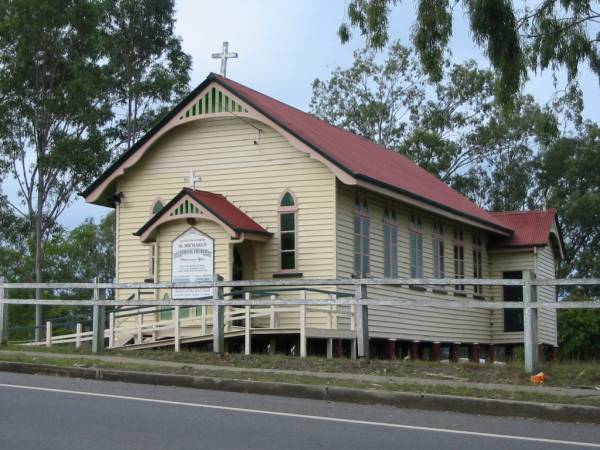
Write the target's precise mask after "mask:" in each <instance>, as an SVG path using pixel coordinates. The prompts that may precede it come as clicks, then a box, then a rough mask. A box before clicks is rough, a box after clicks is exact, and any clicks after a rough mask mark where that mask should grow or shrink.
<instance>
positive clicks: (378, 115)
mask: <svg viewBox="0 0 600 450" xmlns="http://www.w3.org/2000/svg"><path fill="white" fill-rule="evenodd" d="M447 66H448V67H447V70H446V71H445V74H444V77H443V78H442V79H441V80H440V81H439V82H437V83H432V82H431V81H429V80H428V79H427V77H425V76H424V70H423V69H422V66H421V64H420V62H419V60H418V58H417V57H416V55H415V54H414V52H412V51H410V50H409V49H407V48H406V47H403V46H402V45H400V44H399V43H394V44H392V45H391V46H390V49H389V52H388V53H387V55H386V58H385V60H384V61H383V62H382V63H379V62H378V61H377V56H376V53H375V52H374V51H373V50H372V49H368V48H367V49H364V50H360V51H357V52H356V53H355V59H354V63H353V64H352V66H351V67H350V68H348V69H341V68H337V69H335V70H334V71H333V73H332V75H331V77H330V78H329V79H328V80H326V81H322V80H318V79H317V80H315V81H314V82H313V96H312V101H311V109H312V111H313V112H314V113H315V114H316V115H317V116H319V117H321V118H322V119H324V120H327V121H328V122H330V123H332V124H334V125H337V126H340V127H342V128H345V129H347V130H349V131H352V132H354V133H356V134H359V135H361V136H364V137H367V138H369V139H371V140H374V141H375V142H377V143H379V144H381V145H383V146H385V147H387V148H388V149H390V150H393V151H397V152H400V153H403V154H406V155H407V156H409V157H410V158H411V159H412V160H413V161H415V162H416V163H418V164H419V165H421V166H422V167H424V168H426V169H427V170H429V171H430V172H432V173H433V174H435V175H436V176H438V177H440V178H441V179H442V180H444V181H446V182H447V183H449V184H451V185H453V186H454V187H455V188H457V189H459V190H461V191H462V192H463V193H465V194H466V195H468V196H470V197H471V198H472V199H474V200H475V201H477V202H478V203H480V204H481V205H482V206H485V207H487V208H490V209H495V210H499V209H502V210H507V209H508V210H512V209H520V208H523V207H525V206H531V205H532V203H535V202H536V201H538V200H539V199H535V195H534V194H535V186H534V184H533V182H532V177H531V171H532V170H534V168H533V166H532V164H533V156H534V154H536V153H537V151H538V148H539V147H540V146H544V145H546V144H547V143H548V142H550V141H552V140H553V139H554V137H555V136H556V135H557V133H558V123H557V118H556V115H555V112H554V110H553V108H551V107H542V106H540V105H538V104H537V103H536V102H535V101H534V100H533V98H532V97H531V96H527V95H518V96H516V97H515V100H514V107H513V108H512V109H511V110H510V111H506V110H505V108H503V107H502V105H500V104H499V103H498V101H497V99H496V97H495V96H494V86H495V83H496V77H495V76H494V74H493V73H492V72H491V71H489V70H485V69H480V68H478V67H477V65H476V64H475V63H474V62H473V61H467V62H465V63H463V64H454V65H450V64H447Z"/></svg>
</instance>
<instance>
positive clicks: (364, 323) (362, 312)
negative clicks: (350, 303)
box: [354, 284, 369, 359]
mask: <svg viewBox="0 0 600 450" xmlns="http://www.w3.org/2000/svg"><path fill="white" fill-rule="evenodd" d="M366 298H367V285H366V284H357V285H356V287H355V291H354V300H355V302H356V313H355V321H356V351H357V354H358V357H359V358H364V359H368V358H369V309H368V306H366V305H360V304H359V303H358V302H359V301H360V300H364V299H366Z"/></svg>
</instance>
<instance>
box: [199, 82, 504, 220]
mask: <svg viewBox="0 0 600 450" xmlns="http://www.w3.org/2000/svg"><path fill="white" fill-rule="evenodd" d="M211 76H212V77H213V78H214V79H215V80H216V81H217V82H219V83H220V84H221V85H223V86H224V87H226V88H228V89H230V90H231V91H233V93H235V94H237V95H238V96H239V97H240V98H241V99H242V100H244V101H246V102H247V103H248V104H250V105H251V106H253V107H254V108H256V109H257V110H259V111H260V112H261V113H263V114H265V115H266V116H267V117H269V118H270V119H271V120H273V121H274V122H276V123H277V124H279V125H280V126H282V127H283V128H285V129H286V130H288V131H289V132H290V133H292V134H293V135H295V136H297V137H298V138H299V139H300V140H302V141H303V142H305V143H306V144H307V145H309V146H310V147H312V148H314V149H315V150H317V151H319V153H321V154H322V155H323V156H325V157H326V158H327V159H329V160H330V161H331V162H333V163H334V164H336V165H338V166H339V167H341V168H342V169H344V170H346V171H347V172H350V173H351V174H352V175H354V176H355V177H359V178H363V179H364V180H366V181H371V182H374V183H379V184H384V185H386V186H388V187H391V188H392V189H396V190H399V191H402V192H404V193H407V194H410V195H412V196H414V197H417V198H420V199H422V200H425V201H427V202H429V203H434V204H437V205H439V206H441V207H444V208H445V209H450V210H452V211H454V212H457V213H459V214H461V215H465V216H470V217H471V218H474V219H477V220H479V221H483V222H486V223H488V224H491V225H495V226H497V227H500V228H503V229H505V228H507V227H506V225H505V224H504V223H503V222H500V221H499V220H498V219H497V218H496V217H495V216H493V215H491V214H490V213H489V212H487V211H485V210H483V209H482V208H480V207H479V206H477V205H476V204H475V203H473V202H472V201H470V200H469V199H467V198H466V197H464V196H463V195H462V194H460V193H459V192H457V191H455V190H454V189H452V188H451V187H450V186H448V185H447V184H446V183H444V182H443V181H441V180H440V179H438V178H436V177H435V176H434V175H432V174H431V173H429V172H427V171H426V170H425V169H422V168H421V167H419V166H418V165H417V164H416V163H414V162H413V161H411V160H410V159H409V158H407V157H406V156H404V155H401V154H399V153H395V152H392V151H390V150H388V149H386V148H385V147H382V146H381V145H378V144H375V143H374V142H372V141H370V140H368V139H365V138H363V137H360V136H358V135H356V134H354V133H351V132H349V131H345V130H342V129H341V128H338V127H335V126H333V125H330V124H329V123H327V122H325V121H323V120H321V119H319V118H317V117H316V116H314V115H312V114H308V113H305V112H303V111H300V110H299V109H296V108H293V107H291V106H289V105H286V104H285V103H282V102H280V101H278V100H275V99H273V98H271V97H269V96H267V95H264V94H261V93H260V92H257V91H255V90H253V89H250V88H248V87H246V86H244V85H242V84H240V83H237V82H235V81H232V80H230V79H228V78H223V77H222V76H220V75H214V74H211ZM209 78H210V77H209ZM507 231H510V229H509V230H507Z"/></svg>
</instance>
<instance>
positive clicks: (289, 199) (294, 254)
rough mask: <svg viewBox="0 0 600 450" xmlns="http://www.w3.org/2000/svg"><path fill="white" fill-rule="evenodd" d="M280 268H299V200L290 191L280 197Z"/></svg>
mask: <svg viewBox="0 0 600 450" xmlns="http://www.w3.org/2000/svg"><path fill="white" fill-rule="evenodd" d="M277 210H278V211H279V269H280V270H281V271H295V270H298V241H297V239H296V237H297V231H298V220H297V219H298V217H297V213H298V202H297V200H296V197H295V196H294V194H293V193H291V192H290V191H285V192H284V193H283V195H282V196H281V197H280V199H279V205H278V208H277Z"/></svg>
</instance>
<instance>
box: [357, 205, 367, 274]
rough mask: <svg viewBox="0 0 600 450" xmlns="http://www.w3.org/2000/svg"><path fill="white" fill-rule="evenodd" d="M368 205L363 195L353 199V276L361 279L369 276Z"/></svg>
mask: <svg viewBox="0 0 600 450" xmlns="http://www.w3.org/2000/svg"><path fill="white" fill-rule="evenodd" d="M369 229H370V217H369V204H368V203H367V200H366V199H365V198H364V196H363V195H358V196H357V197H356V198H355V199H354V275H355V276H357V277H359V278H361V277H367V276H368V275H369V269H370V267H369V266H370V256H369V246H370V243H369Z"/></svg>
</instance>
